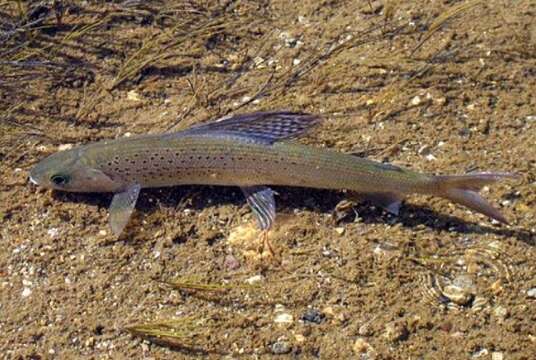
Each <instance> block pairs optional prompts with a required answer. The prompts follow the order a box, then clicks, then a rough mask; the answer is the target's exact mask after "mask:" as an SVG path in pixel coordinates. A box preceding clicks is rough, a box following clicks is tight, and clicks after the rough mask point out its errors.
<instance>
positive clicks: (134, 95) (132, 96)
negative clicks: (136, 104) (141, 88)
mask: <svg viewBox="0 0 536 360" xmlns="http://www.w3.org/2000/svg"><path fill="white" fill-rule="evenodd" d="M127 99H128V100H130V101H140V100H141V99H140V95H139V94H138V93H137V92H136V90H130V91H129V92H128V93H127Z"/></svg>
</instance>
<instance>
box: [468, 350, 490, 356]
mask: <svg viewBox="0 0 536 360" xmlns="http://www.w3.org/2000/svg"><path fill="white" fill-rule="evenodd" d="M488 354H489V351H488V349H486V348H484V349H480V350H477V351H475V352H474V353H473V355H472V357H473V358H479V357H482V356H486V355H488Z"/></svg>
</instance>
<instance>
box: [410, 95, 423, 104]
mask: <svg viewBox="0 0 536 360" xmlns="http://www.w3.org/2000/svg"><path fill="white" fill-rule="evenodd" d="M409 103H410V105H413V106H417V105H419V104H420V103H421V97H420V96H419V95H417V96H415V97H414V98H413V99H411V101H410V102H409Z"/></svg>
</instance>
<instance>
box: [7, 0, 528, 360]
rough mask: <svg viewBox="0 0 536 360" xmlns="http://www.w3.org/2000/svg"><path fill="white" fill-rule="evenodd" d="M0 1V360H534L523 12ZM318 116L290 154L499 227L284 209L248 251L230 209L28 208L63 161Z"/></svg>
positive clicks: (217, 200) (164, 200)
mask: <svg viewBox="0 0 536 360" xmlns="http://www.w3.org/2000/svg"><path fill="white" fill-rule="evenodd" d="M297 4H298V2H296V3H293V2H289V1H280V0H274V1H231V0H229V1H219V2H215V1H175V2H173V1H165V0H162V1H150V2H137V1H125V2H111V3H107V4H102V2H93V1H84V2H74V1H48V2H47V1H44V2H22V1H19V2H13V1H1V2H0V11H1V16H0V17H1V18H2V20H0V26H1V28H0V30H1V35H0V36H1V37H2V39H1V40H0V54H1V55H0V59H1V62H0V73H1V79H0V109H1V110H2V111H1V114H0V126H1V128H0V129H1V132H0V159H1V163H0V169H1V172H0V174H1V175H0V176H1V181H0V189H1V193H0V200H1V201H0V222H1V224H2V225H1V229H0V236H1V238H0V242H1V249H2V250H1V251H0V289H1V292H0V311H1V313H2V316H1V317H0V330H1V333H2V336H1V337H0V348H1V349H2V355H3V356H4V358H7V359H53V358H61V359H69V358H95V359H107V358H109V359H117V358H141V357H145V358H155V359H156V358H158V359H162V358H177V359H190V358H198V357H202V356H207V357H209V358H221V357H224V358H229V359H231V358H241V357H244V358H271V357H276V356H278V357H281V358H299V359H302V358H303V359H308V358H321V359H333V358H361V359H373V358H379V359H385V358H390V359H410V358H411V359H414V358H425V359H431V358H433V359H465V358H479V359H532V358H534V356H535V354H536V311H534V309H535V306H536V266H535V260H534V259H535V258H536V248H535V245H536V220H535V215H536V212H535V207H536V171H535V167H536V151H535V148H536V97H534V93H535V92H536V26H535V25H534V17H535V15H536V4H535V3H534V2H533V1H531V0H525V1H523V0H520V1H515V2H514V1H498V0H491V1H447V0H445V1H425V0H416V1H411V2H409V1H355V0H352V1H335V0H331V1H328V0H324V1H302V2H299V5H297ZM275 109H288V110H296V111H307V112H311V113H316V114H321V115H323V117H324V119H325V121H324V123H323V125H322V126H321V127H320V128H319V129H317V130H316V131H315V132H313V133H312V134H310V135H309V136H308V137H306V138H304V139H302V140H300V141H302V142H304V143H307V144H310V145H311V146H324V147H329V148H334V149H337V150H338V151H341V152H354V153H359V154H360V155H361V156H367V157H370V158H373V159H376V160H379V161H386V162H391V163H394V164H397V165H404V166H407V167H410V168H412V169H415V170H420V171H423V172H428V173H436V174H459V173H465V172H468V171H474V170H481V171H485V170H493V171H506V172H512V173H517V174H519V175H520V178H519V179H518V180H513V181H505V182H501V183H498V184H496V185H493V186H490V187H489V188H485V189H484V191H483V194H484V196H485V197H486V198H487V199H489V200H490V201H491V202H492V203H494V204H496V206H498V207H500V209H501V211H502V212H503V213H504V214H505V215H506V216H507V218H508V219H509V220H510V224H509V225H502V224H498V223H494V222H491V221H490V220H489V219H487V218H485V217H483V216H480V215H478V214H474V213H471V212H470V211H468V210H467V209H464V208H462V207H460V206H458V205H454V204H451V203H449V202H448V201H446V200H442V199H438V198H432V197H425V196H412V197H410V198H408V199H407V200H406V202H405V203H404V205H403V206H402V209H401V214H400V215H399V216H397V217H394V216H391V215H388V214H385V213H383V212H382V211H381V210H379V209H376V208H374V207H372V206H371V204H368V203H359V202H358V203H350V202H348V201H347V200H346V198H345V194H344V192H336V191H319V190H310V189H296V188H285V187H282V188H277V189H276V190H277V192H278V194H279V195H278V197H277V208H278V218H277V224H276V227H275V229H273V230H272V231H271V232H270V234H269V235H268V236H269V239H270V242H271V244H272V246H273V248H274V252H275V254H274V256H272V257H270V256H268V255H270V254H268V252H267V249H266V248H264V249H263V248H262V244H261V243H260V242H259V238H260V237H259V234H258V232H257V231H256V230H255V228H254V223H253V218H252V216H251V213H250V210H249V209H248V207H247V205H246V204H245V201H244V199H243V198H242V194H241V192H240V191H239V190H238V189H235V188H218V187H203V186H192V187H177V188H166V189H152V190H143V191H142V194H141V198H140V201H139V203H138V206H137V212H136V214H135V217H134V219H133V220H132V221H131V223H130V225H129V226H128V228H127V230H126V232H125V234H123V235H122V236H121V237H120V238H119V239H115V238H114V237H113V236H112V235H111V234H110V231H109V229H108V226H107V219H108V215H107V206H108V205H109V202H110V199H111V196H110V195H106V194H65V193H60V192H51V191H48V190H41V189H38V188H37V187H36V186H34V185H32V184H30V183H29V182H28V172H29V170H30V169H31V167H32V166H33V165H35V164H36V163H37V162H38V161H39V160H41V159H43V158H44V157H45V156H47V155H49V154H51V153H54V152H56V151H58V150H59V149H65V148H68V147H70V146H72V145H78V144H84V143H88V142H91V141H97V140H101V139H110V138H116V137H122V136H128V135H129V134H145V133H160V132H163V131H166V130H170V129H171V130H178V129H182V128H185V127H187V126H189V125H191V124H194V123H199V122H203V121H207V120H210V119H214V118H217V117H219V116H223V115H227V114H231V113H243V112H250V111H256V110H275Z"/></svg>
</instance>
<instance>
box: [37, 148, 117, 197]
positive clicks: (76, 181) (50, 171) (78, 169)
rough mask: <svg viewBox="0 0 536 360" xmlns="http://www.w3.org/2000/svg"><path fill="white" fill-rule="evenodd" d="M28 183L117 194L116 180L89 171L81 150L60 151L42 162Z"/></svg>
mask: <svg viewBox="0 0 536 360" xmlns="http://www.w3.org/2000/svg"><path fill="white" fill-rule="evenodd" d="M30 181H31V182H32V183H33V184H35V185H38V186H40V187H44V188H47V189H54V190H61V191H70V192H117V191H120V190H121V189H122V188H123V187H124V185H123V184H122V182H121V181H119V180H118V179H114V178H112V177H111V176H109V175H107V174H105V173H104V172H103V171H101V170H99V169H97V168H94V167H92V166H91V165H90V164H89V162H88V161H86V159H85V158H84V156H83V149H82V148H74V149H70V150H66V151H60V152H57V153H55V154H52V155H50V156H49V157H47V158H45V159H43V160H42V161H41V162H39V163H38V164H37V165H36V166H35V167H34V168H33V169H32V170H31V171H30Z"/></svg>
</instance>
